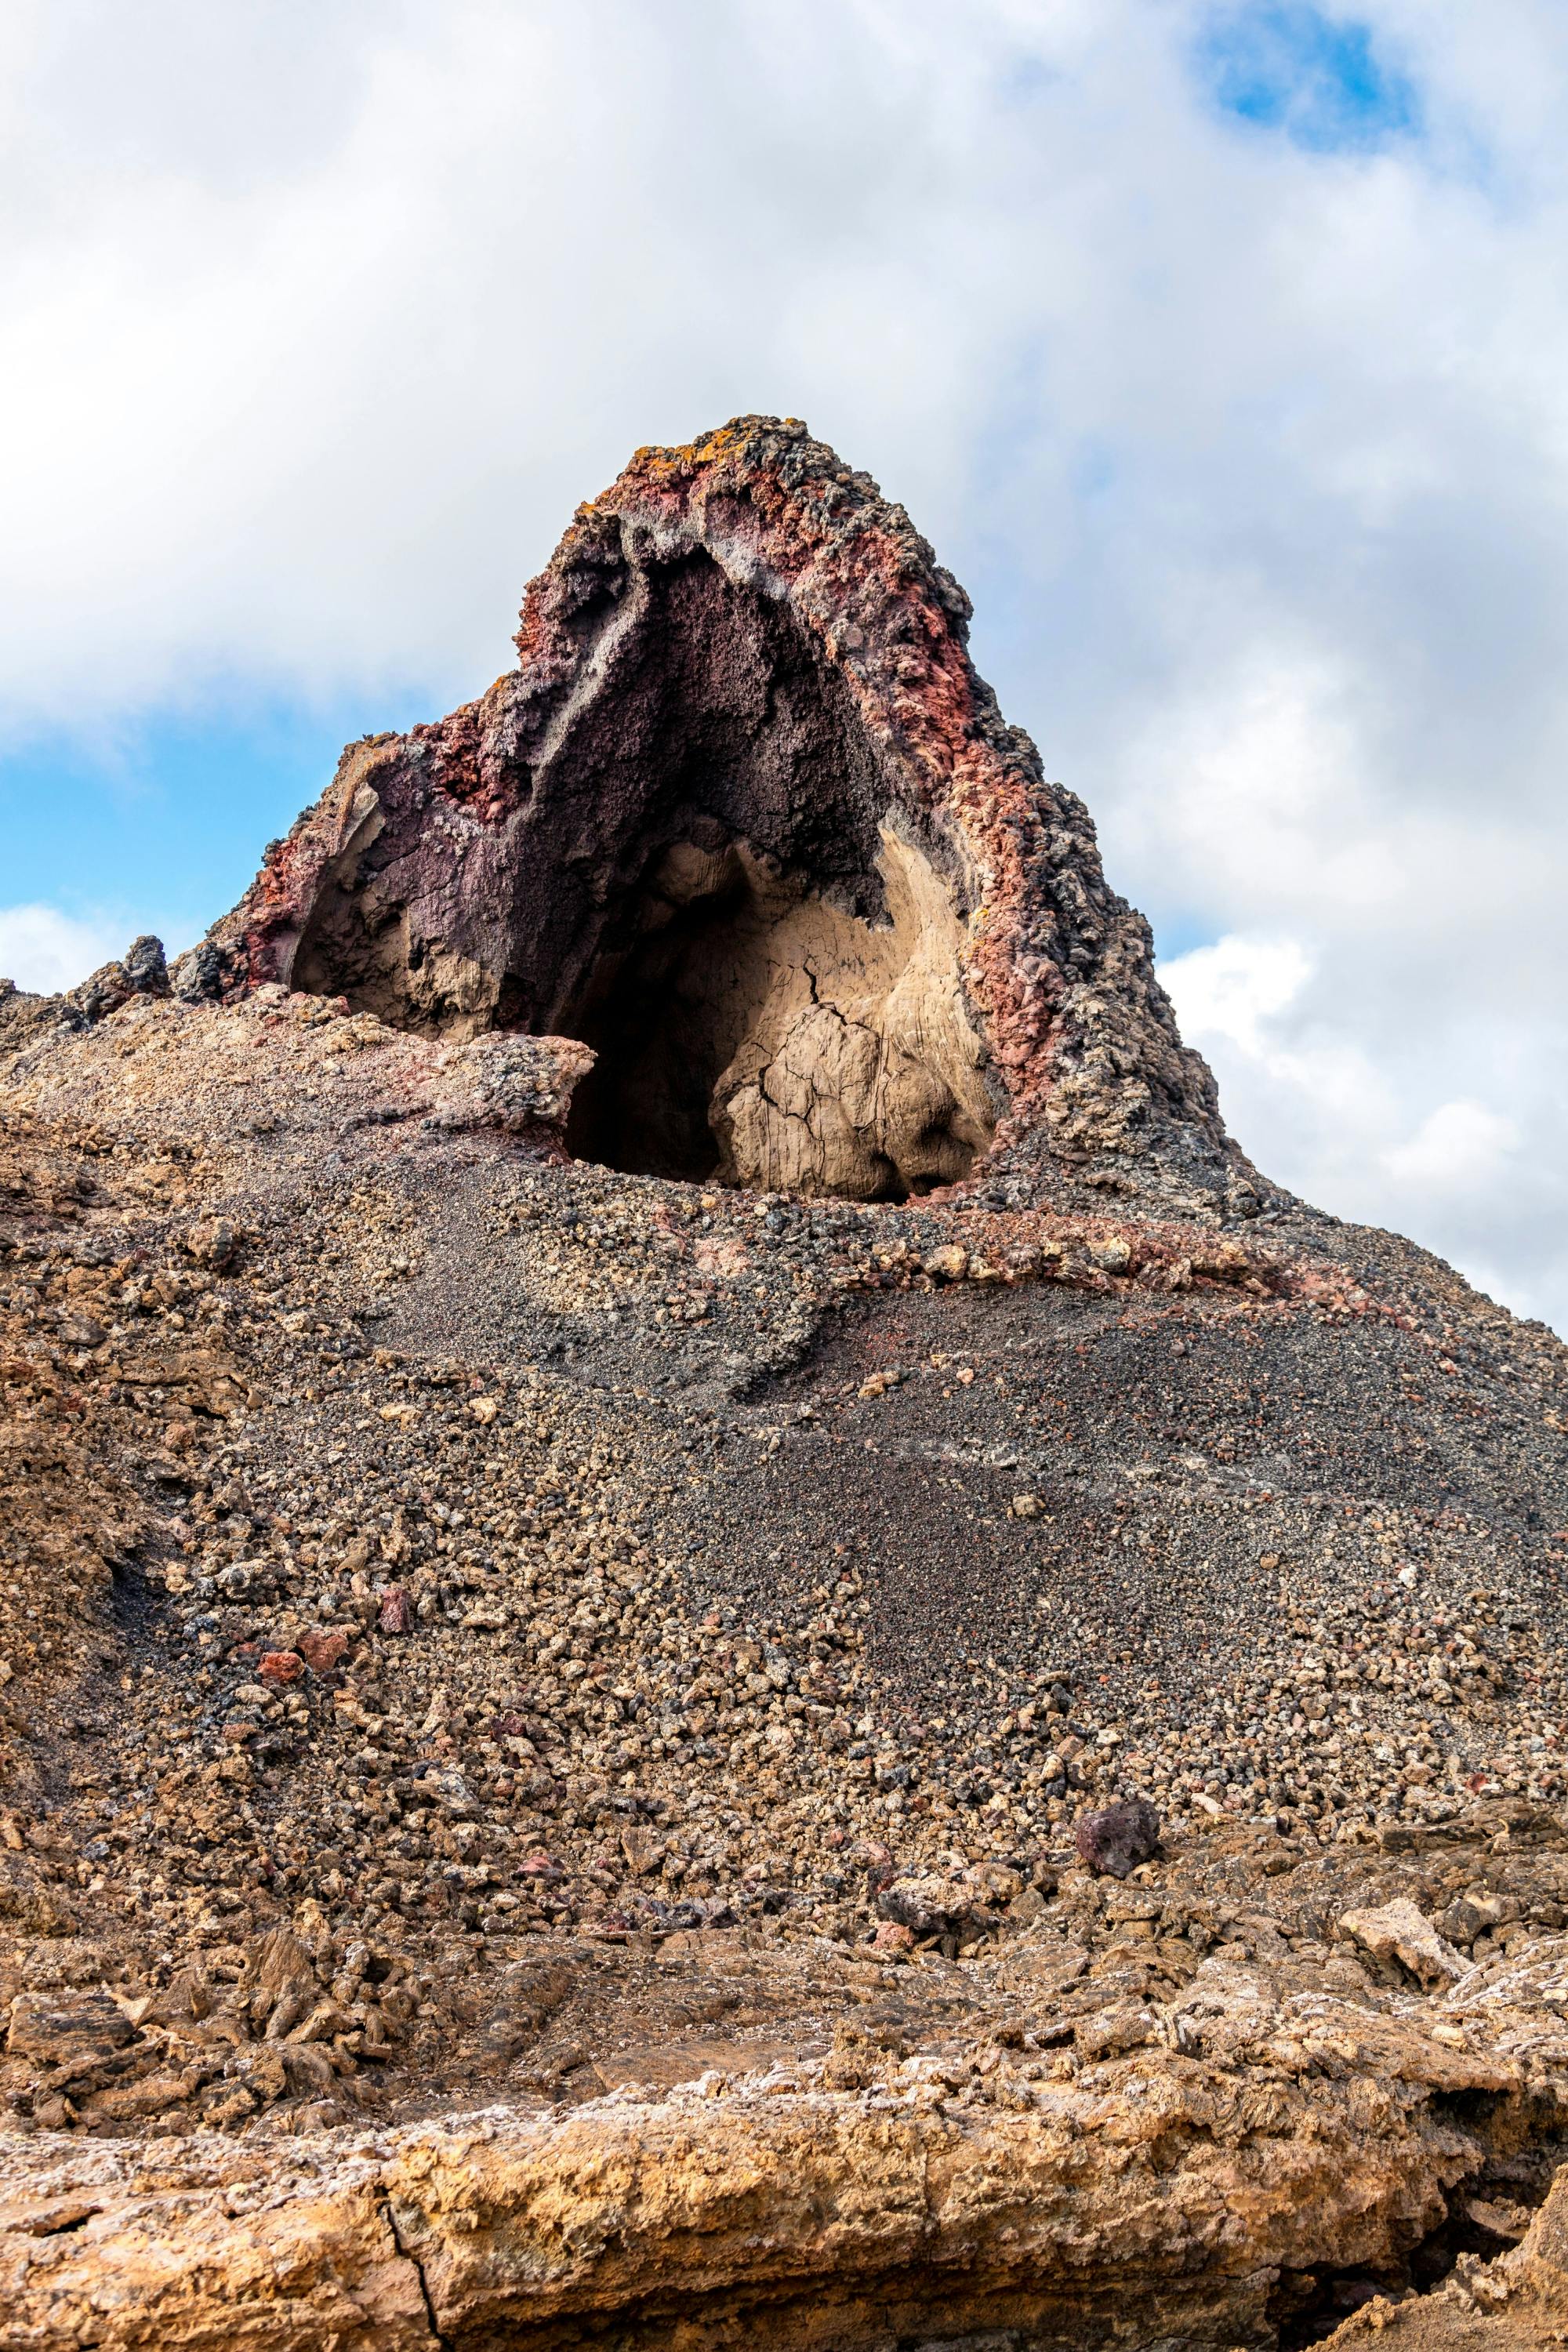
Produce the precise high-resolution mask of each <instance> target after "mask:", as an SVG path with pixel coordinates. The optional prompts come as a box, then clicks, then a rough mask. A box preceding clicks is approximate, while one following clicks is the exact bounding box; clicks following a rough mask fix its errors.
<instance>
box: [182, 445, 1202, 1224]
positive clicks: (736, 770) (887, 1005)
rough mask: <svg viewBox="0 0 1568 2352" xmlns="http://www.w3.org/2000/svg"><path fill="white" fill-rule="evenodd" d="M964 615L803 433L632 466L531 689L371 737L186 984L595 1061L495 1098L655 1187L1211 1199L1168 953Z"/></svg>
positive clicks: (526, 615)
mask: <svg viewBox="0 0 1568 2352" xmlns="http://www.w3.org/2000/svg"><path fill="white" fill-rule="evenodd" d="M969 610H970V607H969V601H968V599H967V597H966V596H965V595H964V593H963V590H962V589H961V588H960V586H959V585H958V583H957V582H956V581H955V580H954V579H953V578H952V574H951V573H950V572H945V571H944V570H943V569H942V566H941V565H940V564H939V563H937V562H936V561H935V559H934V557H933V555H932V553H931V549H930V547H929V546H928V545H927V544H926V542H925V541H924V540H922V539H921V537H920V535H919V534H918V532H917V531H916V530H915V529H914V528H913V526H912V524H911V523H910V519H909V517H908V516H907V515H906V514H905V512H904V510H903V509H902V508H901V507H898V506H894V505H890V504H889V502H888V501H887V500H886V499H883V498H882V497H881V496H880V494H879V491H878V490H877V488H876V486H875V484H874V483H872V482H871V481H870V480H869V479H868V478H867V477H866V476H865V475H864V474H856V473H853V472H851V471H850V470H849V469H848V468H847V467H845V466H844V465H843V464H842V462H841V461H840V460H839V459H838V458H837V457H836V456H835V455H834V453H833V451H832V450H831V449H829V448H827V447H826V446H824V445H823V444H822V443H821V442H818V441H814V440H813V439H812V437H811V436H810V434H809V433H808V432H807V430H806V428H805V425H801V424H799V423H797V422H795V421H794V420H792V419H785V420H784V421H780V420H779V419H777V418H773V417H741V418H738V419H737V420H735V422H734V423H732V424H731V425H725V426H723V427H722V428H721V430H719V431H718V432H715V433H711V434H709V435H707V436H705V437H704V438H702V439H701V440H699V441H696V442H693V443H692V444H691V445H690V446H688V447H685V448H679V449H658V448H653V449H643V450H639V451H638V453H637V456H636V457H634V458H633V460H632V462H631V464H630V465H629V466H628V467H626V471H625V473H624V474H623V475H622V476H621V478H620V479H619V480H618V481H616V483H614V484H613V485H612V486H611V488H609V489H608V490H607V491H605V494H604V495H603V497H601V498H599V499H595V500H593V501H592V502H591V503H590V504H589V505H587V506H585V507H584V508H582V509H579V512H578V516H577V519H576V520H575V521H574V523H573V525H572V527H571V529H570V530H568V531H567V533H566V536H565V538H564V539H563V541H562V543H561V545H560V547H559V548H558V549H557V551H556V552H555V554H554V556H553V557H552V560H551V562H550V564H549V566H548V568H547V569H546V571H545V572H543V573H542V574H541V576H540V578H539V579H537V580H536V581H535V582H534V583H532V585H531V587H530V589H529V590H528V593H527V595H526V597H525V600H524V604H523V610H522V619H521V627H520V629H519V631H518V636H517V646H518V652H519V656H520V666H519V667H518V668H517V669H515V670H513V671H511V672H510V673H509V674H508V675H507V676H506V677H502V678H500V679H499V680H498V681H497V683H496V684H495V685H494V686H493V687H491V688H490V689H489V692H488V693H487V694H485V695H484V696H482V697H481V698H480V699H479V701H478V702H475V703H472V704H470V705H468V707H467V708H466V709H462V710H459V711H457V712H455V713H454V714H453V716H452V717H451V718H449V719H444V720H442V721H441V722H440V723H439V724H437V725H436V726H431V727H422V728H417V729H416V730H414V732H413V733H412V734H410V735H406V736H397V735H383V736H376V737H372V738H368V739H366V740H363V741H362V742H360V743H356V744H353V745H352V746H351V747H350V749H349V750H348V751H346V752H345V753H344V755H343V759H342V763H341V765H340V768H339V772H338V775H337V779H336V781H335V782H334V783H333V784H332V786H331V789H330V791H328V792H327V793H325V794H324V796H323V797H322V799H321V801H320V802H319V803H318V804H317V805H316V806H315V807H314V808H313V809H311V810H310V811H309V812H308V813H307V814H305V815H304V816H302V817H301V818H300V821H299V823H298V824H296V825H295V827H294V829H293V831H292V833H291V834H290V835H289V838H288V840H287V841H286V842H284V843H281V844H279V845H278V846H277V847H276V848H274V849H273V850H272V851H271V852H269V853H268V860H267V863H266V865H265V866H263V868H262V871H261V873H260V875H259V876H258V878H257V881H256V883H255V884H254V885H253V887H252V888H251V889H250V891H249V892H248V893H247V896H246V898H244V899H243V900H242V902H241V904H240V905H239V907H238V908H236V910H235V912H234V913H233V915H231V916H229V917H228V918H226V920H225V921H224V922H223V923H221V924H219V925H218V926H217V927H216V929H215V931H214V934H213V936H212V939H211V940H209V941H208V942H206V943H205V946H204V948H203V949H201V950H195V951H194V955H193V958H191V959H187V960H186V961H185V962H184V963H183V964H182V966H181V967H180V969H179V971H178V972H177V974H176V978H177V982H178V984H179V985H180V986H181V987H182V989H187V984H188V989H189V990H195V991H196V992H200V991H201V990H202V989H206V988H211V987H228V988H230V989H232V988H234V987H237V986H244V985H247V984H250V985H254V984H256V983H257V982H262V981H268V980H271V981H279V982H283V983H284V984H286V985H288V986H289V987H293V988H297V989H305V990H310V991H313V992H317V993H319V994H321V995H323V996H327V997H332V998H336V997H338V996H340V995H342V996H344V997H346V999H347V1000H348V1002H349V1003H351V1004H352V1005H353V1006H354V1007H355V1008H356V1009H361V1010H368V1011H371V1012H374V1013H378V1014H379V1015H380V1016H381V1017H382V1018H383V1019H384V1020H386V1021H388V1022H391V1023H393V1024H395V1025H397V1026H400V1027H404V1028H408V1029H412V1030H416V1031H418V1032H420V1033H422V1034H426V1035H430V1036H440V1037H444V1038H447V1039H448V1040H450V1041H452V1042H453V1043H454V1044H460V1043H462V1041H465V1040H471V1039H473V1038H474V1037H475V1036H476V1034H478V1033H479V1032H483V1031H501V1032H504V1033H507V1038H508V1039H510V1042H511V1044H512V1045H516V1046H517V1047H518V1049H519V1050H520V1051H521V1047H522V1045H524V1043H525V1042H526V1041H528V1040H534V1041H545V1040H548V1039H549V1038H551V1037H555V1038H566V1039H577V1040H582V1041H584V1043H585V1045H586V1046H587V1047H588V1048H591V1049H592V1050H593V1053H594V1055H595V1056H596V1062H595V1064H594V1065H593V1066H592V1067H591V1069H590V1064H589V1059H588V1056H587V1055H586V1054H585V1053H584V1052H583V1051H582V1050H581V1048H579V1049H577V1053H576V1058H575V1059H573V1057H572V1054H571V1053H570V1052H567V1051H565V1050H564V1049H562V1051H561V1052H559V1053H552V1055H547V1056H546V1058H547V1060H548V1061H549V1068H548V1070H545V1069H544V1068H543V1066H541V1069H540V1070H538V1071H534V1070H533V1069H532V1065H531V1064H530V1065H528V1066H526V1067H525V1066H523V1064H522V1063H520V1064H519V1066H518V1068H517V1069H516V1070H513V1069H512V1068H511V1066H510V1064H509V1065H508V1066H507V1068H506V1069H505V1070H500V1071H499V1072H492V1073H491V1074H490V1079H491V1080H492V1081H493V1083H492V1087H491V1090H492V1092H496V1091H497V1090H498V1089H499V1091H500V1094H504V1095H507V1097H508V1101H509V1103H510V1106H511V1108H510V1113H509V1118H510V1123H511V1124H512V1125H513V1126H514V1127H517V1128H521V1126H523V1125H525V1124H526V1123H527V1121H528V1120H529V1119H533V1120H535V1121H536V1122H537V1123H539V1124H540V1125H542V1127H544V1128H547V1129H548V1128H550V1127H551V1126H553V1127H555V1128H556V1129H559V1128H560V1127H561V1126H562V1125H563V1123H564V1122H565V1121H566V1120H567V1118H568V1116H569V1118H570V1125H569V1126H568V1127H567V1130H566V1132H567V1139H568V1141H569V1143H570V1144H571V1146H572V1148H573V1149H574V1150H577V1151H579V1152H580V1153H581V1154H583V1155H584V1156H585V1157H588V1158H592V1159H595V1160H600V1161H603V1162H605V1163H607V1164H610V1165H612V1166H616V1167H621V1168H626V1169H632V1170H637V1171H642V1172H647V1173H652V1174H658V1175H665V1176H676V1177H685V1178H696V1179H700V1180H701V1181H710V1180H712V1179H715V1178H717V1179H719V1180H721V1181H731V1182H739V1183H745V1184H754V1185H757V1186H759V1187H761V1188H763V1189H783V1188H786V1187H787V1188H790V1189H793V1190H795V1191H798V1192H839V1193H847V1194H851V1195H856V1196H859V1197H863V1198H901V1197H902V1196H903V1195H904V1194H906V1193H909V1192H929V1191H930V1190H931V1188H932V1187H933V1186H937V1185H941V1184H945V1183H949V1182H952V1181H954V1180H957V1179H961V1178H963V1177H964V1176H965V1175H966V1174H968V1173H969V1172H970V1171H972V1170H973V1168H974V1167H975V1166H976V1164H977V1163H978V1162H979V1161H980V1160H983V1159H987V1160H989V1161H990V1163H991V1164H992V1165H993V1166H995V1167H998V1168H1001V1169H1002V1170H1003V1171H1004V1172H1005V1173H1006V1174H1007V1175H1008V1176H1009V1178H1010V1179H1011V1180H1012V1181H1014V1182H1015V1183H1019V1182H1021V1183H1023V1184H1024V1185H1025V1187H1026V1188H1027V1187H1029V1186H1031V1185H1033V1186H1035V1187H1036V1188H1037V1189H1039V1188H1041V1185H1042V1180H1053V1179H1059V1178H1060V1177H1061V1176H1062V1174H1063V1173H1064V1172H1065V1171H1068V1170H1077V1171H1081V1170H1082V1168H1083V1166H1084V1163H1085V1162H1086V1161H1090V1160H1095V1159H1097V1158H1103V1159H1107V1160H1114V1163H1115V1164H1116V1165H1117V1166H1118V1167H1122V1166H1124V1165H1125V1163H1126V1161H1127V1160H1129V1159H1131V1160H1133V1161H1134V1162H1136V1160H1138V1159H1140V1158H1145V1159H1147V1158H1151V1157H1152V1160H1153V1162H1154V1164H1155V1167H1156V1169H1157V1168H1158V1164H1159V1162H1160V1161H1161V1160H1162V1159H1167V1160H1169V1161H1170V1162H1171V1164H1172V1167H1173V1170H1174V1171H1177V1172H1179V1174H1180V1177H1181V1181H1182V1183H1183V1185H1184V1187H1185V1188H1186V1189H1187V1191H1188V1192H1190V1191H1191V1188H1192V1186H1193V1185H1194V1184H1197V1185H1200V1186H1203V1185H1206V1186H1208V1187H1209V1188H1210V1189H1212V1190H1216V1191H1217V1190H1219V1189H1221V1188H1222V1187H1223V1184H1224V1181H1225V1179H1226V1176H1234V1173H1235V1171H1236V1169H1237V1165H1238V1160H1237V1155H1236V1154H1235V1153H1234V1150H1232V1149H1231V1148H1230V1147H1229V1146H1228V1145H1227V1144H1226V1139H1225V1136H1224V1130H1223V1129H1222V1127H1221V1125H1220V1121H1219V1115H1218V1111H1217V1108H1216V1106H1215V1091H1214V1084H1213V1080H1212V1079H1211V1077H1210V1076H1209V1073H1208V1071H1207V1069H1206V1067H1205V1065H1204V1063H1203V1062H1202V1061H1201V1060H1200V1058H1199V1057H1198V1056H1197V1055H1194V1054H1191V1053H1189V1052H1187V1051H1185V1050H1184V1047H1183V1046H1182V1045H1181V1042H1180V1040H1179V1038H1178V1036H1177V1034H1176V1030H1175V1025H1174V1022H1173V1017H1172V1013H1171V1009H1170V1006H1169V1003H1167V1001H1166V999H1165V997H1164V995H1163V992H1161V990H1160V988H1159V986H1158V984H1157V983H1156V982H1155V980H1154V976H1153V969H1152V950H1151V943H1150V938H1149V932H1148V929H1147V926H1146V925H1145V924H1144V922H1143V920H1142V917H1141V916H1139V915H1137V914H1135V913H1133V912H1132V910H1131V908H1128V907H1127V906H1126V905H1125V904H1124V902H1123V901H1122V900H1121V899H1120V898H1116V897H1115V896H1114V895H1113V894H1112V893H1111V892H1110V890H1109V889H1108V888H1107V887H1106V884H1105V879H1104V877H1103V874H1102V873H1101V870H1100V857H1099V852H1098V849H1097V846H1096V844H1095V838H1094V830H1093V827H1092V825H1091V824H1090V823H1089V817H1088V815H1087V814H1086V813H1085V811H1084V809H1083V807H1082V804H1081V803H1079V801H1078V800H1076V799H1075V798H1074V797H1073V795H1072V794H1071V793H1068V792H1065V791H1063V790H1062V789H1061V788H1060V787H1059V786H1058V785H1055V784H1051V783H1048V782H1047V781H1046V780H1045V777H1044V774H1043V772H1042V769H1041V765H1040V761H1039V759H1038V756H1037V753H1036V751H1035V750H1034V747H1033V745H1032V744H1031V743H1030V742H1029V741H1028V740H1027V738H1026V736H1024V735H1023V734H1021V733H1020V732H1019V731H1018V730H1017V729H1016V728H1011V727H1008V726H1007V725H1005V722H1004V721H1003V719H1002V717H1001V714H1000V712H999V711H998V709H997V708H996V703H995V698H994V696H993V695H992V693H991V691H990V689H989V688H987V687H986V686H984V683H983V682H982V681H981V680H980V679H979V678H978V677H976V676H975V674H974V671H973V667H971V664H970V660H969V656H968V652H967V650H966V638H967V621H968V615H969ZM203 959H205V961H204V960H203ZM198 967H199V968H198ZM204 975H205V977H204ZM214 975H216V978H215V977H214ZM501 1042H505V1041H504V1040H502V1041H498V1043H501ZM523 1061H524V1062H526V1055H524V1057H523ZM585 1074H586V1075H585ZM573 1087H575V1088H576V1093H575V1097H574V1098H572V1099H571V1104H570V1112H569V1113H568V1098H569V1097H572V1089H573ZM512 1097H515V1101H513V1100H512ZM502 1123H503V1124H504V1123H507V1121H506V1120H503V1121H502Z"/></svg>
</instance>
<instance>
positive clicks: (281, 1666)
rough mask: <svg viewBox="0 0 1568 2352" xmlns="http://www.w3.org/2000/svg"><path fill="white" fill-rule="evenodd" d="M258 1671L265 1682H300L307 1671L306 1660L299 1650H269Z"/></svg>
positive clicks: (261, 1660) (258, 1666)
mask: <svg viewBox="0 0 1568 2352" xmlns="http://www.w3.org/2000/svg"><path fill="white" fill-rule="evenodd" d="M256 1671H257V1674H258V1676H259V1677H260V1679H261V1680H262V1681H263V1682H264V1683H292V1682H298V1681H299V1679H300V1675H302V1674H303V1673H304V1671H305V1661H304V1659H303V1658H302V1657H301V1656H300V1654H299V1652H298V1651H297V1650H268V1651H267V1652H266V1653H265V1654H263V1656H262V1657H261V1659H260V1661H259V1662H258V1665H257V1669H256Z"/></svg>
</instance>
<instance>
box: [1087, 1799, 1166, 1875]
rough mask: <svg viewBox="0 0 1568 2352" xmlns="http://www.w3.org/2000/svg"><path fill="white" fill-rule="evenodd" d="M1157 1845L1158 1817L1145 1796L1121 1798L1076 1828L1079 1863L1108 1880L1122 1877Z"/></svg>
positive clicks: (1149, 1855) (1144, 1858)
mask: <svg viewBox="0 0 1568 2352" xmlns="http://www.w3.org/2000/svg"><path fill="white" fill-rule="evenodd" d="M1159 1843H1160V1816H1159V1814H1158V1813H1157V1812H1156V1811H1154V1808H1153V1806H1152V1804H1151V1803H1150V1802H1149V1800H1148V1799H1147V1797H1124V1798H1122V1799H1121V1801H1120V1802H1119V1803H1117V1804H1114V1805H1106V1806H1103V1807H1102V1808H1101V1810H1100V1811H1099V1812H1097V1813H1085V1815H1084V1817H1083V1819H1082V1820H1081V1821H1080V1822H1079V1825H1078V1836H1077V1844H1078V1855H1079V1861H1080V1862H1082V1863H1084V1864H1087V1865H1088V1867H1089V1869H1090V1870H1097V1871H1099V1872H1100V1873H1101V1874H1102V1875H1104V1876H1106V1877H1110V1878H1125V1877H1126V1876H1127V1874H1128V1873H1129V1872H1130V1871H1132V1870H1136V1869H1137V1867H1138V1864H1140V1863H1141V1862H1147V1861H1148V1860H1149V1859H1150V1857H1151V1855H1152V1853H1153V1852H1154V1850H1155V1848H1156V1847H1157V1846H1158V1844H1159Z"/></svg>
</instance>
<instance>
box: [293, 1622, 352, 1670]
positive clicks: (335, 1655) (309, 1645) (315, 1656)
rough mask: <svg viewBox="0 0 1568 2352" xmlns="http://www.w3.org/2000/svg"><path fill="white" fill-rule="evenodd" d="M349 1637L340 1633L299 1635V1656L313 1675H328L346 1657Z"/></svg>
mask: <svg viewBox="0 0 1568 2352" xmlns="http://www.w3.org/2000/svg"><path fill="white" fill-rule="evenodd" d="M348 1646H349V1637H348V1635H347V1634H346V1633H342V1632H341V1631H340V1632H335V1633H301V1634H300V1656H301V1657H302V1658H303V1659H304V1661H305V1664H307V1665H308V1666H309V1667H310V1672H311V1673H312V1674H313V1675H330V1674H331V1670H332V1668H333V1667H334V1666H335V1665H338V1664H341V1663H342V1659H343V1658H344V1657H345V1656H346V1654H347V1652H348Z"/></svg>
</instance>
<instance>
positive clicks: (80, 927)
mask: <svg viewBox="0 0 1568 2352" xmlns="http://www.w3.org/2000/svg"><path fill="white" fill-rule="evenodd" d="M126 945H127V935H126V934H125V932H124V930H123V928H122V927H121V926H120V925H117V924H112V923H110V922H108V921H106V920H100V921H86V922H84V921H82V920H80V919H79V918H78V917H76V916H74V915H62V914H61V912H60V910H59V908H58V907H0V975H4V977H5V979H6V980H14V981H15V982H16V985H17V987H18V988H31V989H36V990H37V992H39V993H40V994H41V995H52V994H54V993H55V992H57V991H58V990H59V989H62V988H74V987H75V986H76V984H77V982H78V981H80V980H85V979H86V978H87V976H88V974H89V972H92V971H97V970H98V968H99V966H100V964H105V963H107V962H108V961H110V957H112V956H116V955H120V954H121V953H123V951H124V949H125V947H126Z"/></svg>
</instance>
